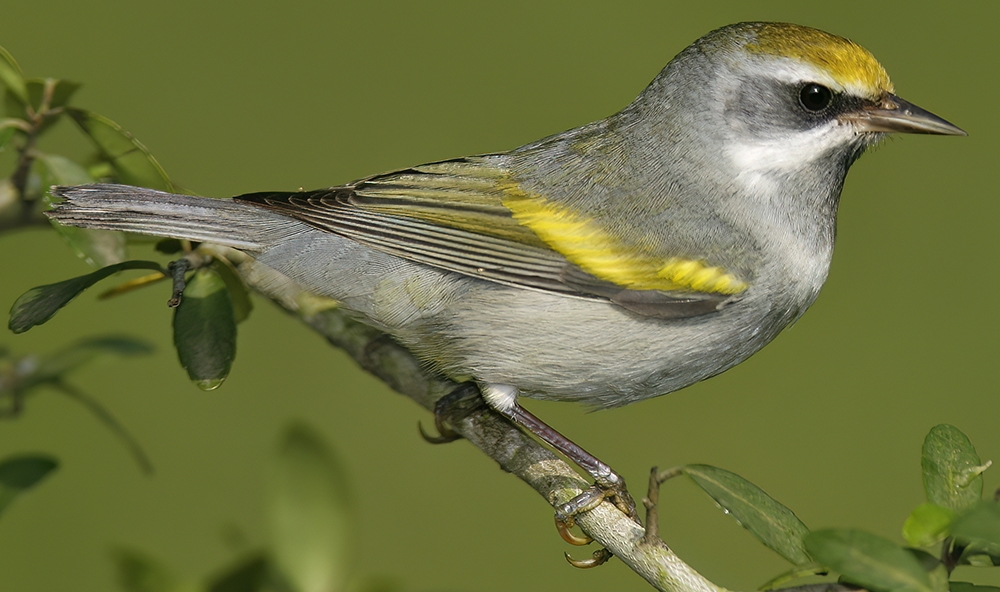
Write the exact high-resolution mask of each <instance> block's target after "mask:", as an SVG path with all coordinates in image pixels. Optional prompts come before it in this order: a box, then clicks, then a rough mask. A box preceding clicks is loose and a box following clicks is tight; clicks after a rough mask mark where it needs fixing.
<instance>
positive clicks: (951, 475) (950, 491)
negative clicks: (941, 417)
mask: <svg viewBox="0 0 1000 592" xmlns="http://www.w3.org/2000/svg"><path fill="white" fill-rule="evenodd" d="M920 465H921V468H922V469H923V477H924V492H925V493H926V494H927V501H929V502H931V503H932V504H937V505H939V506H941V507H944V508H948V509H949V510H954V511H955V512H961V511H962V510H965V509H967V508H970V507H972V506H974V505H975V504H976V503H977V502H979V500H980V499H981V498H982V497H983V478H982V477H981V476H980V473H982V472H983V471H984V470H985V469H986V466H983V464H982V463H981V462H980V460H979V455H978V454H976V449H975V447H974V446H973V445H972V442H970V441H969V438H968V436H966V435H965V434H963V433H962V431H961V430H959V429H958V428H956V427H954V426H951V425H948V424H941V425H937V426H934V427H933V428H931V431H930V433H928V434H927V437H926V438H925V439H924V447H923V451H922V455H921V459H920ZM987 466H988V465H987Z"/></svg>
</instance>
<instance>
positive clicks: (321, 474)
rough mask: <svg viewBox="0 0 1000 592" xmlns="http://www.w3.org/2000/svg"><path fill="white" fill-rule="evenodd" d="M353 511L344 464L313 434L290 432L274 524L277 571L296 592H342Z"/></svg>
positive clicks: (277, 482)
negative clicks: (332, 591)
mask: <svg viewBox="0 0 1000 592" xmlns="http://www.w3.org/2000/svg"><path fill="white" fill-rule="evenodd" d="M350 506H351V504H350V500H349V495H348V492H347V482H346V478H345V476H344V471H343V468H342V466H341V464H340V463H339V462H338V461H337V460H336V459H335V458H334V456H333V455H331V454H330V452H329V451H328V449H327V448H326V447H325V446H324V445H323V443H322V441H321V440H320V438H319V437H318V436H317V435H316V434H315V433H313V432H312V431H311V430H309V429H307V428H305V427H304V426H301V425H296V426H292V427H291V428H289V429H288V430H287V431H286V432H285V435H284V437H283V438H282V441H281V443H280V446H279V448H278V459H277V464H276V466H275V473H274V481H273V495H272V500H271V508H270V510H271V511H270V515H271V516H270V521H271V531H272V533H273V540H274V557H275V563H276V567H277V568H278V571H279V572H280V574H281V575H282V576H284V577H285V578H287V579H288V581H289V582H290V583H291V584H292V586H291V588H292V589H294V590H297V591H298V592H324V591H329V590H341V589H343V587H344V584H345V582H346V581H347V576H348V573H347V568H348V566H349V565H350V557H349V550H350V548H351V545H350V540H349V535H350V533H349V529H350V527H349V522H350V516H351V507H350Z"/></svg>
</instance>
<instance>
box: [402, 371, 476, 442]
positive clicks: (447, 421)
mask: <svg viewBox="0 0 1000 592" xmlns="http://www.w3.org/2000/svg"><path fill="white" fill-rule="evenodd" d="M484 406H486V403H485V402H484V401H483V398H482V397H481V396H480V395H479V388H478V387H477V386H476V385H475V384H472V383H465V384H461V385H459V386H458V387H457V388H456V389H455V390H453V391H451V392H450V393H448V394H447V395H445V396H443V397H441V398H440V399H438V400H437V402H436V403H435V404H434V428H435V429H436V430H437V433H438V435H436V436H434V435H432V434H428V433H427V432H426V431H425V430H424V426H423V425H421V424H419V423H418V424H417V428H418V429H419V430H420V436H421V437H423V439H424V440H426V441H427V442H430V443H431V444H446V443H448V442H454V441H455V440H459V439H461V438H462V435H461V434H459V433H458V432H456V431H455V430H454V429H452V427H451V426H452V425H454V422H455V421H456V420H459V419H461V418H463V417H466V416H467V415H469V414H470V413H472V412H473V411H476V410H479V409H482V408H483V407H484Z"/></svg>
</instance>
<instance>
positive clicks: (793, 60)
mask: <svg viewBox="0 0 1000 592" xmlns="http://www.w3.org/2000/svg"><path fill="white" fill-rule="evenodd" d="M892 132H903V133H925V134H943V135H964V132H963V131H962V130H960V129H958V128H957V127H955V126H953V125H952V124H950V123H948V122H946V121H944V120H943V119H941V118H939V117H936V116H935V115H932V114H931V113H928V112H927V111H924V110H923V109H920V108H919V107H916V106H914V105H912V104H910V103H908V102H906V101H904V100H902V99H900V98H899V97H897V96H896V95H895V94H893V86H892V83H891V82H890V81H889V77H888V75H887V74H886V72H885V70H884V69H883V68H882V66H881V65H880V64H879V63H878V62H877V61H876V60H875V58H874V57H873V56H872V55H871V54H870V53H869V52H868V51H867V50H865V49H863V48H862V47H860V46H858V45H856V44H854V43H852V42H851V41H848V40H847V39H843V38H841V37H837V36H835V35H831V34H829V33H825V32H822V31H818V30H816V29H811V28H807V27H802V26H798V25H792V24H783V23H742V24H736V25H731V26H728V27H723V28H721V29H718V30H716V31H713V32H711V33H709V34H707V35H705V36H704V37H702V38H701V39H699V40H697V41H695V42H694V43H693V44H691V46H689V47H688V48H686V49H685V50H684V51H682V52H681V53H680V54H679V55H677V57H675V58H674V59H673V60H672V61H671V62H670V63H669V64H667V66H666V67H665V68H664V69H663V70H662V71H661V72H660V74H659V75H658V76H656V78H655V79H654V80H653V82H652V83H651V84H650V85H649V86H648V87H647V88H646V89H645V90H644V91H643V92H642V94H640V95H639V97H638V98H637V99H636V100H635V101H634V102H633V103H632V104H631V105H629V106H627V107H625V109H623V110H622V111H620V112H618V113H616V114H614V115H612V116H610V117H608V118H606V119H602V120H600V121H596V122H594V123H589V124H587V125H584V126H582V127H579V128H576V129H572V130H569V131H566V132H563V133H560V134H556V135H554V136H550V137H548V138H544V139H542V140H539V141H537V142H532V143H530V144H527V145H525V146H522V147H520V148H516V149H514V150H511V151H510V152H501V153H496V154H485V155H480V156H471V157H466V158H457V159H454V160H447V161H442V162H434V163H430V164H424V165H419V166H414V167H411V168H408V169H404V170H399V171H394V172H390V173H385V174H381V175H375V176H372V177H368V178H365V179H361V180H359V181H355V182H353V183H349V184H347V185H343V186H339V187H332V188H329V189H321V190H316V191H300V192H290V193H289V192H266V193H254V194H249V195H241V196H238V197H234V198H231V199H207V198H200V197H191V196H186V195H172V194H168V193H162V192H158V191H153V190H149V189H142V188H137V187H128V186H123V185H86V186H80V187H60V188H57V189H55V194H56V195H57V196H59V197H62V198H65V202H63V203H61V204H58V205H56V206H55V209H54V210H53V211H52V212H51V213H50V215H51V216H52V217H53V218H55V219H56V220H58V221H60V222H62V223H63V224H69V225H74V226H82V227H88V228H102V229H111V230H125V231H131V232H139V233H145V234H152V235H157V236H167V237H176V238H184V239H190V240H195V241H207V242H211V243H218V244H221V245H226V246H230V247H233V248H235V249H239V250H241V251H244V252H246V253H248V254H250V255H251V256H253V257H254V258H256V259H257V261H259V262H260V263H263V264H265V265H267V266H269V267H271V268H273V269H274V270H277V271H278V272H280V273H282V274H284V275H285V276H287V277H289V278H291V279H292V280H295V281H296V282H298V283H299V284H301V285H302V286H303V287H305V288H307V289H308V290H311V291H314V292H316V293H318V294H322V295H324V296H328V297H330V298H333V299H335V300H337V301H338V302H339V303H340V304H341V306H342V307H343V308H345V309H346V310H349V311H351V312H352V313H353V314H355V315H356V316H357V317H358V318H359V319H361V320H363V321H364V322H366V323H368V324H370V325H373V326H375V327H377V328H379V329H381V330H383V331H385V332H386V333H388V334H389V335H391V336H392V337H394V338H395V339H396V340H398V341H399V342H400V343H401V344H403V345H404V346H405V347H407V348H408V349H409V350H410V351H412V352H413V354H414V355H416V356H417V357H418V358H420V359H421V360H423V361H424V362H426V363H428V364H429V365H430V366H431V367H433V368H434V369H435V370H437V371H440V372H441V373H443V374H444V375H446V376H449V377H452V378H455V379H458V380H472V381H475V382H476V383H477V384H478V385H479V387H480V389H481V391H482V394H483V396H484V398H485V399H486V401H487V402H488V403H489V405H490V406H492V407H493V408H495V409H496V410H498V411H499V412H501V413H502V414H504V415H505V416H507V417H509V418H511V419H513V420H515V421H516V422H517V423H520V424H521V425H523V426H526V427H528V428H529V429H530V430H532V431H534V432H535V433H537V434H539V435H540V436H541V437H542V438H543V439H544V440H546V441H548V442H550V443H551V444H553V445H555V446H556V447H557V448H559V449H560V450H562V451H564V452H567V453H568V454H569V455H570V456H571V457H572V458H574V460H576V461H577V462H578V463H579V464H581V466H582V467H583V468H585V469H587V470H588V471H589V472H591V474H592V475H593V476H595V477H596V478H597V479H598V481H599V482H602V483H604V484H611V485H614V484H616V483H620V478H619V477H618V476H617V475H615V474H614V473H612V472H611V471H610V469H609V468H608V467H607V466H606V465H603V464H602V463H600V461H598V460H597V459H594V458H593V457H590V456H589V455H587V454H586V453H585V452H583V451H582V450H580V449H579V448H577V447H575V445H573V444H572V443H571V442H569V441H568V440H565V439H563V438H561V436H559V435H558V434H557V433H555V432H554V431H551V430H550V429H548V428H547V427H546V426H545V425H544V424H542V423H541V422H539V421H538V420H537V419H536V418H534V417H533V416H531V415H530V414H528V413H527V412H526V411H525V410H524V409H523V408H522V407H521V406H520V405H519V404H518V403H517V399H518V396H520V395H524V396H526V397H533V398H541V399H555V400H560V401H580V402H582V403H585V404H587V405H590V406H593V407H614V406H619V405H625V404H627V403H631V402H633V401H638V400H640V399H645V398H648V397H654V396H657V395H662V394H665V393H669V392H671V391H674V390H677V389H679V388H682V387H685V386H688V385H690V384H692V383H695V382H698V381H700V380H703V379H705V378H708V377H710V376H713V375H715V374H718V373H720V372H722V371H724V370H726V369H728V368H731V367H732V366H734V365H735V364H738V363H740V362H742V361H743V360H745V359H746V358H747V357H749V356H750V355H752V354H753V353H754V352H756V351H757V350H759V349H760V348H761V347H763V346H764V345H765V344H767V343H768V342H769V341H771V340H772V339H773V338H774V337H775V336H776V335H777V334H778V333H779V332H780V331H781V330H782V329H783V328H784V327H786V326H788V325H789V324H790V323H792V322H793V321H795V320H796V319H797V318H798V317H799V316H800V315H801V314H802V313H803V312H804V311H805V310H806V308H808V307H809V305H810V304H812V302H813V301H814V300H815V298H816V295H817V294H818V292H819V289H820V287H821V286H822V285H823V281H824V280H825V279H826V276H827V270H828V268H829V265H830V258H831V255H832V253H833V243H834V234H835V226H836V215H837V204H838V201H839V199H840V192H841V188H842V187H843V184H844V177H845V175H846V174H847V170H848V168H850V166H851V164H852V163H853V162H854V161H855V160H856V159H857V158H858V157H859V156H861V154H862V153H863V152H864V151H865V150H866V149H867V148H868V147H870V146H872V145H874V144H875V143H877V142H878V141H879V140H880V139H881V138H882V137H883V136H884V134H886V133H892Z"/></svg>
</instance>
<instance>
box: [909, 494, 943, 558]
mask: <svg viewBox="0 0 1000 592" xmlns="http://www.w3.org/2000/svg"><path fill="white" fill-rule="evenodd" d="M954 518H955V512H953V511H951V510H949V509H948V508H942V507H941V506H938V505H936V504H932V503H930V502H926V503H923V504H921V505H919V506H917V507H916V508H915V509H914V510H913V512H911V513H910V515H909V517H908V518H907V519H906V522H904V523H903V538H904V539H905V540H906V542H907V544H909V545H910V546H912V547H928V546H930V545H933V544H935V543H937V542H940V541H942V540H944V538H945V537H946V536H948V526H950V525H951V521H952V520H953V519H954Z"/></svg>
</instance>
